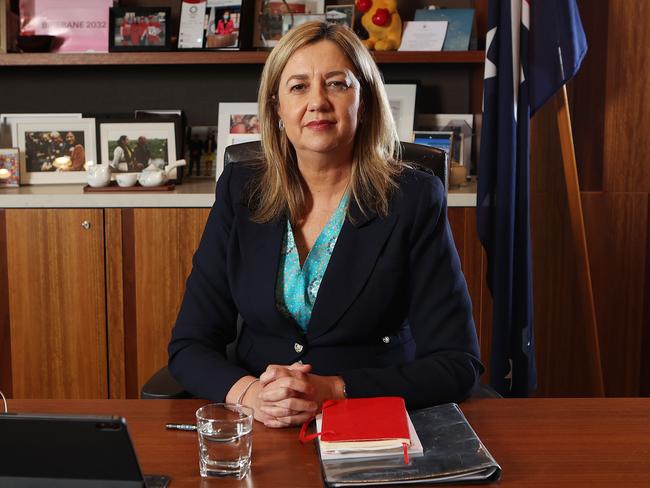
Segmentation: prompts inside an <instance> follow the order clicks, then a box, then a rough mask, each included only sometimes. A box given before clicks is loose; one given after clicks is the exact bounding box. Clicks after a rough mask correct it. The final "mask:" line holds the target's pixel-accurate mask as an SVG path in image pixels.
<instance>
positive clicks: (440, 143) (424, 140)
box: [413, 130, 454, 166]
mask: <svg viewBox="0 0 650 488" xmlns="http://www.w3.org/2000/svg"><path fill="white" fill-rule="evenodd" d="M413 142H414V143H415V144H422V145H423V146H431V147H437V148H438V149H442V150H443V151H445V152H446V153H447V165H448V166H449V164H451V151H452V147H453V144H454V133H453V132H452V131H429V130H418V131H415V132H413Z"/></svg>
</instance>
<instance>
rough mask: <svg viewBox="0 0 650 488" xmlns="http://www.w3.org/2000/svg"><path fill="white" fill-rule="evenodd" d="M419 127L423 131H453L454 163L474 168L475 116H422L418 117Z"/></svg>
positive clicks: (452, 155)
mask: <svg viewBox="0 0 650 488" xmlns="http://www.w3.org/2000/svg"><path fill="white" fill-rule="evenodd" d="M417 127H418V129H422V130H433V131H453V132H454V147H453V150H452V154H451V158H452V161H454V162H457V163H460V164H462V165H463V166H466V167H467V169H468V171H469V169H470V167H471V166H472V133H473V131H474V115H473V114H421V115H419V116H418V117H417Z"/></svg>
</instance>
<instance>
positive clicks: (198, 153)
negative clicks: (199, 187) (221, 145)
mask: <svg viewBox="0 0 650 488" xmlns="http://www.w3.org/2000/svg"><path fill="white" fill-rule="evenodd" d="M189 129H190V130H189V131H188V132H189V133H188V140H187V145H186V150H185V161H187V166H185V173H186V175H187V176H188V177H189V176H192V177H193V176H196V177H203V178H211V179H214V178H215V174H216V170H217V168H216V164H215V162H216V160H217V126H216V125H210V126H207V125H201V126H194V127H190V128H189Z"/></svg>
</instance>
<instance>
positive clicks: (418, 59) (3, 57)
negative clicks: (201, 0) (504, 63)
mask: <svg viewBox="0 0 650 488" xmlns="http://www.w3.org/2000/svg"><path fill="white" fill-rule="evenodd" d="M268 55H269V53H268V51H201V52H187V51H175V52H134V53H79V54H76V53H22V54H0V66H75V65H84V66H89V65H90V66H92V65H95V66H99V65H201V64H264V62H265V61H266V58H267V57H268ZM373 56H374V58H375V60H376V61H377V63H380V64H389V63H390V64H395V63H408V64H413V63H456V64H457V63H469V64H474V63H483V61H484V58H485V55H484V53H483V51H440V52H422V51H404V52H402V51H400V52H398V51H388V52H373Z"/></svg>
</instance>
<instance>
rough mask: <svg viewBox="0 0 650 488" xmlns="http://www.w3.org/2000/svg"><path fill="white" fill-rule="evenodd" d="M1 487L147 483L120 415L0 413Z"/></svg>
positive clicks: (130, 487) (113, 487) (134, 487)
mask: <svg viewBox="0 0 650 488" xmlns="http://www.w3.org/2000/svg"><path fill="white" fill-rule="evenodd" d="M0 453H1V455H0V486H2V487H7V488H18V487H27V486H30V487H32V486H47V487H52V488H58V487H70V488H75V487H81V486H83V487H88V488H93V487H100V486H101V487H106V488H117V487H120V488H142V487H144V486H145V480H144V477H143V475H142V471H141V470H140V466H139V465H138V459H137V457H136V453H135V450H134V448H133V444H132V442H131V438H130V436H129V432H128V430H127V428H126V422H125V420H124V419H123V418H121V417H111V416H106V417H103V416H85V415H53V414H15V413H5V414H0Z"/></svg>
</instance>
